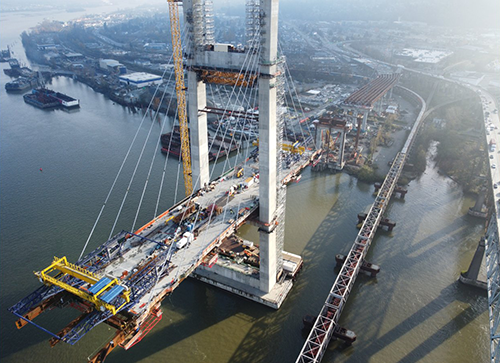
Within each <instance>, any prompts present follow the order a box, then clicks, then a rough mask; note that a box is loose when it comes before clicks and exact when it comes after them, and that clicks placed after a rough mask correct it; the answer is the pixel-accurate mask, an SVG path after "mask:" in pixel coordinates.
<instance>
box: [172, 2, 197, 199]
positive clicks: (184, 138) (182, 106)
mask: <svg viewBox="0 0 500 363" xmlns="http://www.w3.org/2000/svg"><path fill="white" fill-rule="evenodd" d="M167 2H168V8H169V11H170V32H171V33H172V50H173V54H174V67H175V92H176V94H177V116H178V117H179V126H180V131H181V152H182V166H183V170H184V187H185V189H186V195H190V194H191V193H192V192H193V176H192V170H191V148H190V146H189V129H188V123H187V115H186V92H185V86H184V69H183V65H182V44H181V27H180V22H179V7H178V5H177V3H178V2H180V0H167Z"/></svg>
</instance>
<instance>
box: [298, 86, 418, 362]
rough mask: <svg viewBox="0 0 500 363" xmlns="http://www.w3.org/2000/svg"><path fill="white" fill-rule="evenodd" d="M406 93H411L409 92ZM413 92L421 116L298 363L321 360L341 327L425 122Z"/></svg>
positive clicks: (373, 206) (303, 348) (336, 281)
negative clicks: (334, 334) (344, 312)
mask: <svg viewBox="0 0 500 363" xmlns="http://www.w3.org/2000/svg"><path fill="white" fill-rule="evenodd" d="M405 90H406V91H408V92H411V91H410V90H408V89H405ZM411 93H412V94H414V95H415V96H416V97H418V98H419V100H420V103H421V105H422V107H421V109H420V113H419V114H418V116H417V119H416V121H415V124H414V125H413V128H412V130H411V132H410V134H409V135H408V139H407V140H406V142H405V144H404V146H403V148H402V150H401V152H399V153H398V154H397V156H396V157H395V159H394V161H393V163H392V166H391V169H390V170H389V173H388V174H387V176H386V178H385V180H384V182H383V184H382V186H381V187H380V190H379V192H378V194H377V197H376V198H375V201H374V202H373V204H372V206H371V208H370V211H369V212H368V216H367V217H366V219H365V221H364V222H363V225H362V226H361V229H360V231H359V233H358V235H357V237H356V239H355V240H354V244H353V245H352V247H351V250H350V251H349V254H348V255H347V258H346V260H345V262H344V264H343V265H342V268H341V270H340V273H339V275H338V276H337V279H336V280H335V283H334V284H333V286H332V288H331V290H330V292H329V293H328V296H327V298H326V301H325V303H324V305H323V307H322V308H321V311H320V313H319V315H318V317H317V318H316V321H315V322H314V325H313V328H312V329H311V332H310V333H309V336H308V337H307V340H306V342H305V344H304V346H303V347H302V350H301V352H300V355H299V357H298V358H297V361H296V362H297V363H315V362H320V361H321V359H322V357H323V354H324V353H325V351H326V348H327V347H328V344H329V342H330V339H331V337H332V335H333V332H334V330H335V327H336V326H337V324H338V321H339V319H340V315H341V314H342V310H343V309H344V306H345V304H346V302H347V299H348V297H349V294H350V292H351V290H352V287H353V286H354V282H355V281H356V277H357V276H358V273H359V271H360V268H361V265H362V264H363V261H364V258H365V256H366V254H367V252H368V249H369V248H370V245H371V243H372V241H373V238H374V236H375V232H376V231H377V227H378V225H379V223H380V221H381V219H382V217H383V215H384V212H385V209H386V208H387V205H388V204H389V201H390V198H391V196H392V193H393V192H394V189H395V187H396V184H397V182H398V179H399V176H400V175H401V172H402V170H403V167H404V164H405V162H406V158H407V156H408V154H409V152H410V151H411V147H412V145H413V141H414V140H415V137H416V135H417V133H418V130H419V128H420V126H421V123H422V121H423V119H424V113H425V110H426V103H425V101H424V100H423V99H422V98H421V97H420V96H418V95H417V94H415V93H414V92H411Z"/></svg>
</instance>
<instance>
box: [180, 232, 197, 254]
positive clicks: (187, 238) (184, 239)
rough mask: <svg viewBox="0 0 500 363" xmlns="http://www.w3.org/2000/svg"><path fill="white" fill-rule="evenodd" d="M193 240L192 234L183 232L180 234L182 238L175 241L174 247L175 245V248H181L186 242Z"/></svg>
mask: <svg viewBox="0 0 500 363" xmlns="http://www.w3.org/2000/svg"><path fill="white" fill-rule="evenodd" d="M193 240H194V235H193V234H192V233H191V232H185V233H184V234H183V235H182V238H181V239H180V240H179V241H177V243H176V245H175V247H177V249H178V250H180V249H181V248H184V247H185V246H186V245H187V244H189V243H191V242H193Z"/></svg>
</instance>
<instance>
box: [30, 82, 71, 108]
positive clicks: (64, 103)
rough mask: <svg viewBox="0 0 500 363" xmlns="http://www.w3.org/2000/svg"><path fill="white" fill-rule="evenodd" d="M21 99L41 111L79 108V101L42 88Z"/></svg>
mask: <svg viewBox="0 0 500 363" xmlns="http://www.w3.org/2000/svg"><path fill="white" fill-rule="evenodd" d="M23 98H24V102H26V103H29V104H30V105H33V106H35V107H38V108H41V109H49V108H57V107H62V108H65V109H73V108H79V107H80V100H77V99H75V98H73V97H70V96H67V95H65V94H64V93H60V92H55V91H52V90H49V89H47V88H43V87H41V88H35V89H33V90H32V91H31V93H29V94H26V95H24V96H23Z"/></svg>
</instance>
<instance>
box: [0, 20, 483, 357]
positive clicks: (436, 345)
mask: <svg viewBox="0 0 500 363" xmlns="http://www.w3.org/2000/svg"><path fill="white" fill-rule="evenodd" d="M53 16H54V18H57V16H60V17H62V19H63V20H64V19H67V18H70V17H74V16H75V15H74V14H71V16H70V14H66V13H61V14H53ZM41 18H42V17H41V16H38V17H37V16H26V15H25V14H21V15H20V14H9V15H8V16H5V14H2V15H1V19H2V39H1V48H5V46H6V44H11V43H12V42H13V41H14V40H15V39H16V38H17V36H18V34H19V33H20V32H21V31H22V30H24V29H27V28H29V27H30V26H33V25H35V24H36V23H37V22H38V21H40V20H41ZM60 19H61V18H60ZM15 50H16V53H17V54H19V55H21V48H20V47H19V45H17V46H16V48H15ZM1 67H2V69H3V68H4V67H6V65H5V64H2V66H1ZM8 80H9V79H8V77H6V76H5V75H4V74H3V72H1V73H0V119H1V122H0V191H1V194H0V208H1V209H0V226H1V244H0V247H1V250H0V269H1V273H0V295H1V296H0V321H1V328H0V342H1V343H0V344H1V347H0V359H1V361H2V362H6V363H7V362H9V363H10V362H83V361H85V360H86V358H87V357H88V356H89V355H91V354H92V353H93V352H94V351H95V350H96V348H98V347H99V345H100V344H101V343H103V342H104V341H106V340H108V339H110V338H111V336H112V334H113V330H110V329H109V328H108V327H107V326H106V325H104V324H101V325H100V326H98V327H97V328H95V329H94V330H93V331H92V332H90V333H89V334H87V336H86V337H85V338H83V339H82V340H81V341H80V342H79V343H77V344H76V345H75V346H69V345H66V344H64V343H63V344H60V345H58V346H57V347H55V348H50V347H49V345H48V343H47V339H48V338H49V336H48V335H46V334H45V333H43V332H41V331H39V330H38V329H35V328H34V327H32V326H27V327H25V328H23V329H22V330H17V329H16V328H15V326H14V321H15V319H14V316H12V315H11V314H10V313H9V312H8V311H7V308H8V307H9V306H11V305H13V304H14V303H15V302H17V301H18V300H19V299H20V298H22V297H24V296H25V295H26V294H28V293H29V292H31V291H32V290H34V289H35V288H36V287H37V286H39V283H38V281H37V280H36V278H35V277H34V276H33V274H32V271H35V270H40V269H42V268H44V267H45V266H47V265H48V264H49V263H50V262H51V260H52V258H53V256H58V257H60V256H68V258H69V260H70V261H76V260H77V258H78V256H79V254H80V252H81V250H82V247H83V245H84V243H85V241H86V239H87V237H88V235H89V233H90V230H91V229H92V226H93V224H94V221H95V219H96V217H97V215H98V213H99V210H100V208H101V206H102V204H103V202H104V200H105V198H106V195H107V193H108V191H109V188H110V186H111V185H112V183H113V180H114V177H115V175H116V174H117V172H118V170H119V168H120V164H121V162H122V160H123V158H124V156H125V154H126V152H127V149H128V146H129V145H130V143H131V141H132V139H133V137H134V134H135V132H136V130H138V126H139V124H140V123H141V120H142V116H141V115H140V114H133V113H131V112H130V111H128V110H127V109H125V108H123V107H121V106H118V105H114V104H113V103H112V102H111V101H109V100H107V99H106V98H105V97H104V96H102V95H100V94H96V93H94V92H93V91H92V89H90V88H88V87H87V86H85V85H82V84H79V83H77V82H75V81H73V80H72V79H68V78H58V79H55V80H54V81H53V83H52V85H50V87H52V88H54V89H57V90H58V91H61V92H63V93H66V94H69V95H71V96H74V97H77V98H79V99H80V100H81V104H82V107H81V109H80V110H79V111H76V112H71V113H68V112H64V111H58V110H56V111H42V110H39V109H36V108H34V107H31V106H30V105H27V104H25V103H24V102H23V100H22V96H21V95H19V94H7V93H6V92H5V90H4V85H5V83H6V82H7V81H8ZM151 125H152V127H153V128H152V134H153V135H155V136H154V137H152V139H151V140H150V141H149V142H148V143H147V148H146V153H145V161H144V162H142V163H141V165H140V167H139V170H138V174H137V176H136V182H135V183H134V184H133V187H132V189H131V192H130V196H129V197H128V199H127V203H126V204H125V208H124V210H123V212H122V217H121V218H120V219H119V220H118V223H117V227H116V230H121V229H132V223H133V220H134V217H135V213H136V206H137V204H138V201H139V198H140V194H141V192H142V185H143V184H144V181H145V179H146V174H147V172H148V168H149V161H150V160H151V158H152V156H153V154H154V153H156V154H157V155H156V161H155V163H154V165H153V172H152V175H151V178H150V181H149V185H150V188H149V189H148V192H147V193H146V196H145V201H144V203H143V205H144V207H143V209H142V210H141V213H140V215H139V219H138V223H137V225H140V224H141V223H143V222H145V221H148V220H149V219H151V218H152V217H153V215H154V211H155V204H156V196H157V193H158V188H159V184H160V179H161V173H162V170H163V166H164V161H165V157H164V156H163V155H161V154H160V152H159V149H158V148H157V147H156V145H155V143H156V141H157V136H158V134H159V133H160V124H159V123H157V122H155V121H151V119H149V118H146V119H145V121H144V123H143V125H142V126H141V127H140V128H139V133H138V140H139V141H140V142H139V143H136V144H135V145H136V146H134V148H133V149H132V152H131V158H130V160H131V162H129V163H127V164H126V165H125V167H124V170H123V175H124V177H123V178H121V179H120V180H119V181H118V183H117V186H116V188H115V192H114V193H113V194H112V195H111V198H110V201H109V202H108V204H107V206H106V209H105V212H104V213H103V217H102V219H101V222H100V223H99V224H98V226H97V228H96V232H95V233H94V237H93V238H92V240H91V241H90V245H89V248H94V247H96V246H97V245H98V244H100V243H102V242H103V241H105V240H106V239H107V237H108V235H109V233H110V231H111V226H112V225H113V222H114V218H115V216H116V214H117V211H118V209H119V205H120V202H121V200H122V198H123V195H124V193H125V190H126V187H127V184H128V181H129V178H130V175H131V174H132V171H133V168H134V165H135V162H136V160H137V158H138V155H139V152H140V149H141V145H142V143H143V140H145V138H146V135H147V133H148V131H149V128H150V126H151ZM40 168H41V169H42V171H40ZM219 169H220V166H219ZM176 176H177V163H176V161H175V160H173V159H171V160H170V161H169V164H168V165H167V175H166V185H165V187H164V190H163V193H162V196H161V200H160V210H163V209H166V208H168V207H169V206H170V205H171V204H172V203H173V201H174V199H175V196H174V194H175V180H176ZM181 193H183V191H182V190H181V191H179V192H178V194H179V196H180V195H181ZM287 196H288V197H287V212H286V213H287V215H286V237H285V238H286V239H285V249H286V250H287V251H290V252H293V253H297V254H300V255H302V257H303V258H304V269H303V271H302V273H301V275H300V277H299V279H298V281H297V283H296V284H295V286H294V288H293V290H292V292H291V294H290V295H289V297H288V298H287V300H286V301H285V303H284V304H283V306H282V308H281V309H280V310H279V311H274V310H271V309H268V308H266V307H263V306H260V305H258V304H256V303H253V302H250V301H247V300H245V299H242V298H239V297H237V296H234V295H231V294H229V293H226V292H223V291H221V290H218V289H216V288H213V287H211V286H207V285H205V284H203V283H200V282H198V281H193V280H190V279H188V280H186V281H185V282H183V284H182V285H181V286H180V287H179V288H178V289H177V290H176V291H175V293H174V294H173V295H171V296H170V297H168V298H167V299H166V300H165V301H164V303H163V305H162V308H163V320H162V321H161V322H160V323H159V324H158V325H157V326H156V328H155V329H154V330H153V331H152V332H151V333H150V334H149V335H148V336H147V338H146V339H144V340H143V341H142V342H141V343H140V344H138V345H136V346H135V347H133V348H132V349H131V350H129V351H124V350H123V349H117V350H116V351H115V352H113V353H112V354H111V355H110V356H109V357H108V359H107V362H110V363H112V362H167V361H168V362H276V363H278V362H293V361H295V359H296V357H297V355H298V353H299V351H300V349H301V347H302V345H303V343H304V340H305V337H306V334H305V333H304V332H302V330H301V328H302V317H303V316H304V315H305V314H316V313H317V312H318V311H319V309H320V307H321V306H322V304H323V302H324V300H325V298H326V295H327V293H328V291H329V290H330V288H331V285H332V284H333V282H334V280H335V277H336V272H337V271H336V270H334V267H335V259H334V256H335V254H336V253H344V254H346V253H347V252H348V250H349V248H350V246H351V244H352V242H353V241H354V238H355V236H356V234H357V229H356V222H357V219H356V215H357V213H359V212H361V211H364V210H365V209H366V208H367V207H368V206H369V205H370V204H371V203H372V202H373V187H372V186H370V185H367V184H364V183H360V182H358V181H357V180H356V179H355V178H353V177H351V176H349V175H347V174H335V175H332V174H314V173H311V172H310V170H309V169H307V170H306V171H305V172H304V174H303V177H302V179H301V181H300V183H297V184H292V185H291V186H290V187H289V191H288V194H287ZM473 203H474V201H473V199H471V198H470V197H467V196H464V195H463V193H462V192H461V191H460V189H459V188H458V187H457V185H456V184H455V183H453V182H452V181H450V180H449V179H446V178H444V177H442V176H440V175H439V174H438V173H437V171H436V169H435V168H434V164H433V162H432V161H431V160H430V159H429V161H428V167H427V170H426V172H425V173H424V174H423V175H422V176H421V177H420V178H418V179H416V180H414V181H412V182H411V183H410V185H409V193H408V194H407V196H406V199H405V200H397V199H396V200H394V201H393V202H392V203H391V205H390V206H389V208H388V211H387V215H388V217H390V218H391V219H394V220H396V221H397V226H396V228H395V229H394V231H393V232H392V233H388V232H380V233H378V234H377V237H376V239H375V241H374V243H373V244H372V248H371V249H370V251H369V255H368V260H370V261H371V262H373V263H377V264H379V265H380V266H381V272H380V274H379V275H378V277H377V278H375V279H372V278H368V277H366V276H361V275H360V277H359V278H358V280H357V282H356V285H355V287H354V289H353V291H352V293H351V296H350V299H349V302H348V304H347V307H346V308H345V310H344V313H343V316H342V319H341V324H342V325H343V326H345V327H347V328H349V329H351V330H353V331H355V332H356V333H357V336H358V339H357V341H356V342H355V343H354V345H353V346H351V347H348V348H346V347H343V346H342V345H340V344H338V343H332V344H331V345H330V347H329V349H328V351H327V353H326V355H325V357H324V359H323V361H324V362H333V361H335V362H380V363H385V362H487V361H488V355H489V354H488V351H489V340H488V338H489V336H488V313H487V303H486V294H485V292H482V291H478V290H475V289H472V288H469V287H466V286H463V285H461V284H459V283H458V282H457V277H458V275H459V273H460V271H461V270H464V269H466V268H467V267H468V264H469V262H470V260H471V258H472V255H473V254H474V251H475V248H476V246H477V241H478V239H479V237H480V235H481V232H482V230H483V227H482V222H481V221H479V220H476V219H473V218H472V217H469V216H467V214H466V212H467V209H468V207H470V206H472V205H473ZM241 232H242V234H243V235H244V236H245V237H247V238H249V239H252V238H255V239H256V238H257V232H256V231H255V229H253V228H251V227H245V228H243V229H242V231H241ZM36 321H38V322H40V323H42V324H43V325H48V326H51V327H53V326H54V327H56V328H55V329H54V330H56V331H57V327H58V328H60V327H62V324H63V322H65V321H68V316H67V313H66V312H65V311H63V310H61V311H59V310H58V311H52V312H49V313H47V316H43V315H42V316H40V317H39V318H37V320H36Z"/></svg>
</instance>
